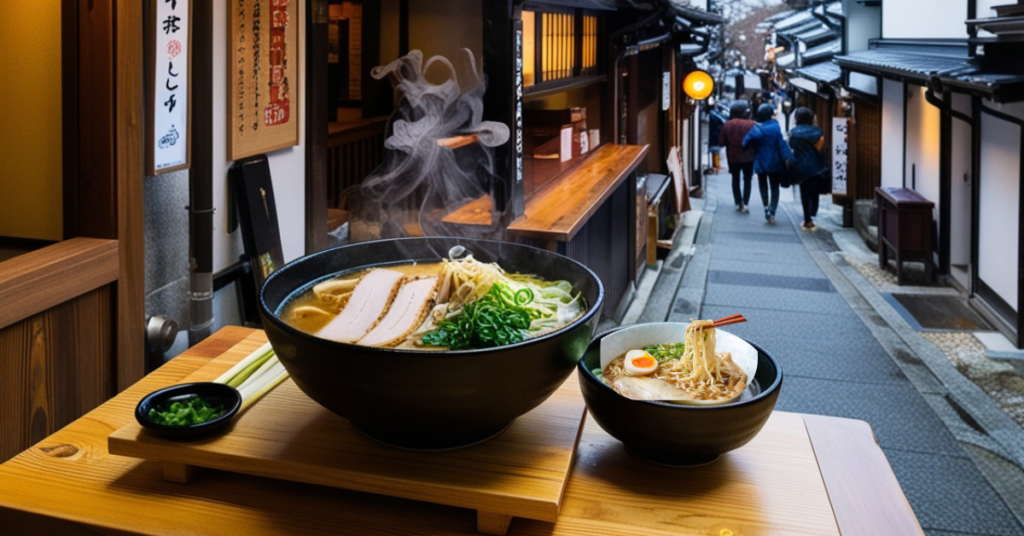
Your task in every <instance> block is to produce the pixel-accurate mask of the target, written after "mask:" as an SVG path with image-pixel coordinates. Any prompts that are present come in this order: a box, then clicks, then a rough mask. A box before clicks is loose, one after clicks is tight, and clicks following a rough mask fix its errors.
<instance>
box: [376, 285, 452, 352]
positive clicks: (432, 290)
mask: <svg viewBox="0 0 1024 536" xmlns="http://www.w3.org/2000/svg"><path fill="white" fill-rule="evenodd" d="M437 279H438V278H437V277H420V278H412V277H410V278H408V279H407V280H406V281H405V283H404V284H403V285H402V288H401V289H399V291H398V295H397V296H395V299H394V300H392V302H391V307H389V308H388V312H387V314H385V315H384V318H382V319H381V320H380V322H377V325H376V326H374V328H373V329H372V330H370V332H369V333H367V334H366V336H365V337H363V338H362V339H360V340H359V342H357V343H356V344H360V345H363V346H396V345H399V344H401V343H402V342H403V341H405V339H406V337H408V336H409V334H410V333H412V332H413V331H415V330H416V328H418V327H419V326H420V324H422V323H423V319H424V318H426V316H427V313H429V312H430V308H431V307H432V305H433V303H434V297H435V295H436V289H437Z"/></svg>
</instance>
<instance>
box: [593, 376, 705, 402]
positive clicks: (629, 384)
mask: <svg viewBox="0 0 1024 536" xmlns="http://www.w3.org/2000/svg"><path fill="white" fill-rule="evenodd" d="M612 389H614V390H615V392H617V393H619V394H620V395H622V396H624V397H626V398H632V399H633V400H691V399H693V397H692V396H690V395H689V393H687V392H686V391H684V390H682V389H680V388H678V387H676V386H674V385H672V384H670V383H668V382H665V381H662V380H658V379H655V378H646V377H644V376H622V377H620V378H618V379H617V380H615V381H614V382H613V383H612Z"/></svg>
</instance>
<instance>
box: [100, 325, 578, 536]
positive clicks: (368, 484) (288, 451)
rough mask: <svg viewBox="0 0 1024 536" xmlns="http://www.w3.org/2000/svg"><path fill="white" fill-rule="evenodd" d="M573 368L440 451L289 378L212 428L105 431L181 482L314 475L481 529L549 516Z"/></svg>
mask: <svg viewBox="0 0 1024 536" xmlns="http://www.w3.org/2000/svg"><path fill="white" fill-rule="evenodd" d="M257 333H258V336H256V337H249V338H247V339H245V340H244V341H242V342H240V343H238V344H237V345H235V346H234V347H233V348H231V349H230V350H228V351H227V352H225V353H224V354H223V355H221V356H220V357H218V358H217V359H215V360H213V361H212V362H211V363H209V364H208V365H206V366H205V367H203V368H201V369H199V370H198V371H196V372H195V373H194V374H192V375H191V376H190V377H189V378H187V381H210V380H212V379H213V378H216V377H217V376H219V375H220V374H222V373H223V372H224V371H226V370H227V369H228V368H230V367H231V366H232V365H233V364H235V363H237V362H238V361H239V360H241V359H242V358H244V357H245V356H246V355H248V354H249V353H250V352H252V351H254V350H255V349H256V348H258V347H259V345H261V344H262V343H263V342H264V341H265V340H266V337H265V335H263V333H262V332H257ZM585 414H586V412H585V406H584V404H583V399H582V397H581V396H580V392H579V384H578V382H577V381H576V379H575V378H570V381H567V382H565V383H564V384H563V385H562V387H561V388H560V389H559V390H558V391H556V392H555V394H554V395H552V396H551V398H549V399H548V400H547V401H546V402H544V403H543V404H541V405H540V406H539V407H537V408H535V409H534V410H533V411H531V412H529V413H527V414H526V415H524V416H522V417H520V418H519V419H517V420H516V421H515V422H513V423H512V425H511V426H510V427H509V428H508V429H507V430H506V431H505V432H503V433H502V434H501V435H499V436H498V437H495V438H494V439H491V440H489V441H486V442H484V443H482V444H479V445H474V446H472V447H466V448H463V449H457V450H452V451H446V452H413V451H408V450H400V449H396V448H392V447H387V446H383V445H381V444H379V443H376V442H375V441H373V440H371V439H369V438H367V437H366V436H364V435H363V434H361V433H359V432H358V431H357V430H356V429H355V428H354V427H353V426H352V424H351V423H350V422H349V421H348V420H346V419H343V418H341V417H339V416H337V415H335V414H334V413H331V412H330V411H328V410H327V409H324V408H323V407H322V406H320V405H319V404H317V403H316V402H314V401H312V400H311V399H310V398H309V397H307V396H306V395H305V394H304V393H303V392H302V391H300V390H299V388H298V387H296V386H295V383H294V382H292V381H291V380H287V381H285V382H284V383H282V384H281V385H279V386H278V387H277V388H275V389H274V390H273V391H272V392H270V393H269V394H267V395H266V396H265V397H264V398H262V399H261V400H260V401H259V402H258V403H257V404H255V405H253V406H252V408H251V409H249V410H247V411H246V412H245V413H244V414H242V415H240V416H238V417H236V418H235V422H234V423H233V426H232V428H231V429H230V430H229V431H228V432H227V433H224V434H222V435H219V436H215V437H212V438H209V439H203V440H197V441H175V440H168V439H161V438H158V437H156V436H153V435H150V434H149V433H147V432H146V431H144V430H143V428H142V427H141V426H139V424H138V423H134V422H133V423H130V424H128V425H126V426H124V427H122V428H121V429H120V430H118V431H116V432H114V433H113V434H111V435H110V437H109V439H108V444H109V449H110V453H111V454H117V455H121V456H131V457H134V458H142V459H147V460H155V461H159V462H161V463H162V465H163V476H164V479H165V480H168V481H170V482H176V483H188V482H190V481H191V480H192V479H193V478H194V477H195V476H196V475H197V474H198V473H199V468H210V469H219V470H223V471H230V472H234V473H245V474H251V475H257V476H264V477H271V478H277V479H281V480H289V481H294V482H303V483H307V484H318V485H323V486H331V487H335V488H342V489H348V490H355V491H363V492H369V493H377V494H381V495H388V496H391V497H401V498H406V499H415V500H420V501H427V502H432V503H436V504H444V505H449V506H457V507H461V508H469V509H473V510H476V511H477V527H478V530H479V532H482V533H485V534H505V532H506V531H507V530H508V526H509V522H510V521H511V520H512V518H513V517H522V518H527V519H536V520H539V521H547V522H554V521H556V520H557V519H558V513H559V509H560V507H561V503H562V496H563V492H564V490H565V486H566V483H567V482H568V479H569V473H570V470H571V468H572V463H573V456H574V454H575V451H576V445H577V443H578V441H579V436H580V431H581V430H582V426H583V418H584V416H585Z"/></svg>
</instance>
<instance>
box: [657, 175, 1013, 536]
mask: <svg viewBox="0 0 1024 536" xmlns="http://www.w3.org/2000/svg"><path fill="white" fill-rule="evenodd" d="M755 181H756V179H755ZM794 193H795V192H793V191H792V190H789V189H784V190H783V191H782V199H783V201H784V203H783V204H782V206H780V209H779V213H778V222H777V223H776V224H775V225H771V224H768V223H767V222H766V221H765V218H764V217H763V208H762V205H761V202H760V199H759V196H758V193H757V188H756V185H755V188H754V193H753V196H752V199H751V206H750V213H749V214H743V213H740V212H737V211H735V209H734V207H733V204H732V194H731V190H730V186H729V176H728V175H727V174H722V175H717V176H713V177H709V179H708V191H707V194H708V195H707V198H706V201H705V214H704V217H703V219H702V221H701V224H700V225H701V227H700V231H699V233H698V234H697V240H696V248H695V250H694V253H693V255H692V257H691V258H690V260H689V264H688V265H687V267H686V272H687V273H686V274H685V275H684V276H682V284H681V285H680V286H679V289H678V291H677V293H676V294H675V297H674V300H673V302H672V303H671V304H670V308H668V309H666V310H667V318H668V320H671V321H680V322H685V321H688V320H689V318H690V317H691V316H695V315H699V317H700V318H719V317H723V316H726V315H729V314H733V313H742V314H743V315H744V316H746V317H747V318H748V319H749V322H748V323H745V324H739V325H736V326H731V327H730V328H729V330H730V331H733V332H735V333H736V334H738V335H740V336H743V337H746V338H749V339H750V340H752V341H756V342H757V343H759V344H760V345H762V346H763V347H764V348H765V349H766V350H768V351H769V352H771V353H772V354H774V355H775V356H776V357H777V358H778V359H779V361H780V362H781V364H782V367H783V370H784V372H785V381H784V383H783V389H782V393H781V395H780V397H779V401H778V406H777V409H779V410H784V411H794V412H803V413H814V414H822V415H833V416H840V417H849V418H855V419H863V420H865V421H867V422H868V423H870V424H871V427H872V428H873V429H874V432H875V436H876V438H877V440H878V443H879V444H880V445H881V447H882V449H883V451H884V452H885V454H886V456H887V457H888V459H889V462H890V463H891V464H892V467H893V470H894V472H895V473H896V476H897V478H898V479H899V481H900V484H901V485H902V486H903V490H904V492H905V493H906V495H907V498H908V499H909V501H910V504H911V506H912V507H913V509H914V512H915V514H916V515H917V517H918V519H919V521H920V523H921V525H922V527H924V529H925V531H926V532H927V534H929V535H933V536H937V535H954V534H956V535H967V534H970V535H986V536H997V535H998V536H1007V535H1018V534H1024V528H1022V526H1021V524H1020V522H1019V521H1018V519H1017V518H1016V517H1015V516H1014V514H1013V512H1012V511H1011V509H1010V508H1009V507H1008V506H1007V504H1006V503H1004V501H1003V499H1002V498H1001V497H1000V495H999V493H997V491H996V490H995V489H994V488H993V486H992V485H991V484H990V483H989V481H988V480H986V478H985V476H984V474H983V473H982V472H981V471H980V470H979V469H978V467H977V466H976V465H975V462H974V461H973V460H972V458H971V456H969V455H968V453H967V452H965V450H964V447H963V446H962V444H961V443H960V442H958V440H957V437H954V434H953V433H951V431H950V429H949V426H948V425H947V424H945V423H944V421H943V420H942V419H941V418H940V416H939V415H938V414H937V413H936V409H933V408H935V407H937V404H936V402H937V401H941V399H942V397H944V396H948V395H947V394H946V391H945V390H944V389H942V388H941V387H935V388H924V389H922V387H921V385H920V383H921V382H913V381H911V379H909V378H908V376H907V375H906V374H905V373H904V369H903V368H901V367H900V366H898V365H897V363H896V362H895V361H894V359H893V357H891V355H890V353H889V352H887V351H886V349H885V348H884V347H883V345H882V343H880V342H879V340H878V339H876V336H875V334H874V332H873V330H872V329H869V326H868V325H866V324H865V321H864V320H862V316H860V315H858V312H857V311H855V310H854V308H853V307H851V305H850V304H849V303H848V300H847V299H846V298H845V297H844V295H843V294H842V293H841V292H839V291H838V290H837V288H836V287H835V286H834V285H833V283H832V282H831V281H830V279H829V277H828V276H827V275H826V274H825V272H823V270H822V268H821V267H820V266H819V264H818V263H816V261H815V259H814V258H812V254H811V252H810V250H809V249H808V247H807V246H806V245H805V243H804V240H803V238H805V237H802V236H801V234H802V233H804V231H801V230H800V229H799V228H798V225H799V222H800V221H802V219H801V217H800V215H799V214H796V213H794V212H793V211H796V212H799V202H797V203H795V204H794V203H793V199H794ZM826 199H827V198H823V203H824V202H827V200H826ZM791 216H792V217H791ZM702 266H703V267H704V268H706V271H704V272H703V273H704V274H706V276H705V277H701V270H702ZM659 284H661V281H660V280H659ZM702 285H703V286H702ZM655 305H656V304H655V303H653V302H652V304H651V305H650V306H649V307H648V310H656V307H655ZM642 320H644V321H650V320H657V318H651V315H645V317H644V318H642Z"/></svg>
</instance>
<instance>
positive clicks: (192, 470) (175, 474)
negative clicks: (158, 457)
mask: <svg viewBox="0 0 1024 536" xmlns="http://www.w3.org/2000/svg"><path fill="white" fill-rule="evenodd" d="M163 469H164V480H166V481H168V482H174V483H175V484H188V483H189V482H191V481H192V479H193V478H195V477H196V475H197V474H199V467H196V466H195V465H186V464H183V463H177V462H163Z"/></svg>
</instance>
